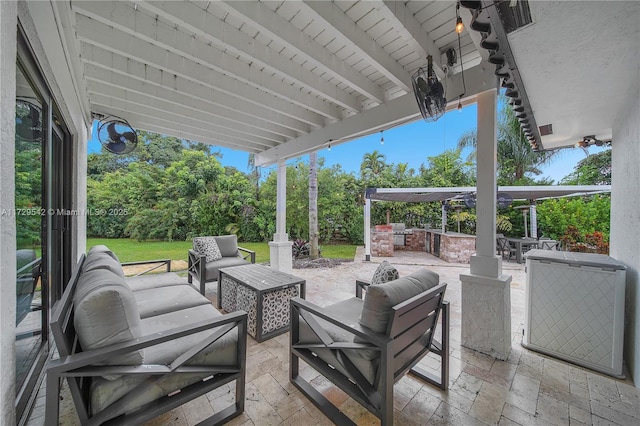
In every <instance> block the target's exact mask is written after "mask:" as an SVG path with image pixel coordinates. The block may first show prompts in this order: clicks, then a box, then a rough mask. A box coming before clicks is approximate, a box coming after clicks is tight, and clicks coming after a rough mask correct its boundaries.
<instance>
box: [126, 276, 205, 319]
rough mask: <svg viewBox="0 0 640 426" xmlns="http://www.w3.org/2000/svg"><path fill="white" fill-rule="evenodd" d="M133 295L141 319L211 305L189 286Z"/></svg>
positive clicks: (174, 286) (151, 290) (178, 286)
mask: <svg viewBox="0 0 640 426" xmlns="http://www.w3.org/2000/svg"><path fill="white" fill-rule="evenodd" d="M133 295H134V297H135V298H136V302H137V303H138V312H140V318H141V319H144V318H148V317H152V316H156V315H162V314H166V313H168V312H174V311H179V310H182V309H186V308H191V307H194V306H200V305H210V304H211V301H210V300H209V299H207V298H206V297H204V296H203V295H201V294H200V293H199V292H198V291H197V290H196V289H195V288H194V287H192V286H191V285H189V284H182V285H172V286H167V287H159V288H151V289H147V290H139V291H135V292H133Z"/></svg>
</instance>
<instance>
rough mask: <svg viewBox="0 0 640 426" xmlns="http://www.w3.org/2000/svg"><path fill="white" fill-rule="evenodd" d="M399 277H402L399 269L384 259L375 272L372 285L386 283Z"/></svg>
mask: <svg viewBox="0 0 640 426" xmlns="http://www.w3.org/2000/svg"><path fill="white" fill-rule="evenodd" d="M398 278H400V274H399V273H398V270H397V269H396V268H395V267H394V266H393V265H392V264H390V263H389V262H387V261H386V260H384V261H382V263H381V264H380V265H378V268H377V269H376V271H375V272H374V273H373V277H372V278H371V285H376V284H382V283H386V282H389V281H393V280H397V279H398Z"/></svg>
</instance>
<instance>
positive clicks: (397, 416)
mask: <svg viewBox="0 0 640 426" xmlns="http://www.w3.org/2000/svg"><path fill="white" fill-rule="evenodd" d="M393 424H396V425H402V426H423V425H424V423H420V422H418V421H417V420H416V419H414V418H413V417H411V416H409V415H408V414H406V413H404V412H403V411H398V410H393Z"/></svg>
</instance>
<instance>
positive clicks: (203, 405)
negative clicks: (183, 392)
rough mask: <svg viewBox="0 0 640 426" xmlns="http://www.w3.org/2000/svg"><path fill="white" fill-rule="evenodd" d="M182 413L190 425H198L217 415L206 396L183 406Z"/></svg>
mask: <svg viewBox="0 0 640 426" xmlns="http://www.w3.org/2000/svg"><path fill="white" fill-rule="evenodd" d="M182 411H183V412H184V416H185V418H186V419H187V423H188V424H190V425H195V424H198V423H200V422H201V421H203V420H204V419H206V418H208V417H211V416H212V415H213V414H215V412H214V411H213V407H212V406H211V404H210V403H209V400H208V399H207V397H206V395H202V396H199V397H198V398H196V399H193V400H191V401H189V402H187V403H186V404H184V405H183V406H182Z"/></svg>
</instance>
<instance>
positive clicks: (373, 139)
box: [89, 104, 602, 183]
mask: <svg viewBox="0 0 640 426" xmlns="http://www.w3.org/2000/svg"><path fill="white" fill-rule="evenodd" d="M476 114H477V105H476V104H472V105H469V106H467V107H465V108H463V109H462V111H460V112H459V111H457V110H453V111H450V112H448V113H446V114H445V115H444V116H442V117H441V118H440V119H439V120H438V121H436V122H430V123H427V122H425V121H424V120H422V119H420V120H416V121H414V122H412V123H408V124H405V125H402V126H398V127H394V128H391V129H387V130H385V131H384V133H383V135H384V144H381V143H380V138H381V134H380V133H376V134H373V135H370V136H365V137H362V138H359V139H356V140H353V141H350V142H344V143H341V144H339V145H332V147H331V150H330V151H329V150H328V149H322V150H320V151H319V152H318V157H323V158H324V159H325V166H327V167H330V166H332V165H334V164H340V165H341V166H342V170H344V171H346V172H347V173H349V172H354V173H355V174H356V175H357V174H358V173H359V170H360V164H361V163H362V157H363V156H364V154H365V153H367V152H372V151H373V150H377V151H379V152H381V153H382V154H384V155H385V156H386V162H387V163H394V164H398V163H408V164H409V167H410V168H413V169H415V170H416V171H417V170H418V168H419V167H420V164H423V163H425V164H426V163H427V157H432V156H435V155H438V154H441V153H442V152H444V151H445V150H447V149H453V148H455V147H456V145H457V142H458V139H459V138H460V136H461V135H462V134H464V133H465V132H466V131H469V130H473V129H474V128H475V126H476ZM99 149H100V144H99V143H98V142H97V140H95V138H92V139H91V140H90V141H89V152H96V151H98V150H99ZM213 150H214V151H217V150H219V151H220V152H221V153H222V158H221V160H220V161H221V163H222V164H223V165H225V166H234V167H236V168H237V169H238V170H240V171H243V172H247V171H248V167H247V163H248V159H249V154H248V153H246V152H242V151H237V150H232V149H229V148H223V147H214V148H213ZM601 150H602V148H598V147H591V148H589V152H590V153H592V154H593V153H596V152H599V151H601ZM468 151H469V150H466V151H464V152H463V158H466V156H467V154H468ZM307 158H308V157H307V156H305V157H303V158H302V160H303V161H306V160H307ZM584 158H585V153H584V151H583V150H582V149H576V148H567V149H563V150H562V151H561V153H560V155H559V156H557V157H556V158H555V159H554V160H553V162H552V163H551V164H550V165H548V166H546V167H544V168H543V169H542V171H543V174H542V175H541V176H540V177H542V176H548V177H550V178H552V179H553V180H554V182H555V183H558V181H559V180H560V179H562V178H563V177H565V176H566V175H568V174H569V173H571V172H572V171H573V168H574V166H575V165H576V164H577V163H578V161H580V160H582V159H584ZM274 167H275V166H272V167H267V168H265V169H263V176H265V175H266V174H267V173H268V171H269V170H271V169H272V168H274Z"/></svg>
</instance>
